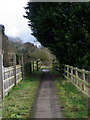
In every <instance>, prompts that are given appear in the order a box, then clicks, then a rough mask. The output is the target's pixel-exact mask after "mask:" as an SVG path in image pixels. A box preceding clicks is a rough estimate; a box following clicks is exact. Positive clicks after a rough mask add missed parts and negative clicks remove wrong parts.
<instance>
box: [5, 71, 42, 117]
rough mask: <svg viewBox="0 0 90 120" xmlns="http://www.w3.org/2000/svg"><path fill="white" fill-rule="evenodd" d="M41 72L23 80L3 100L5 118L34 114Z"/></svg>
mask: <svg viewBox="0 0 90 120" xmlns="http://www.w3.org/2000/svg"><path fill="white" fill-rule="evenodd" d="M40 74H41V72H34V73H33V74H32V75H31V77H30V78H27V79H25V80H22V81H21V82H20V83H19V84H18V85H17V86H15V87H14V88H13V89H12V90H11V91H10V93H9V95H8V96H6V97H5V98H4V100H3V106H4V108H3V118H28V117H30V115H31V114H32V112H31V110H32V106H33V104H34V98H35V94H36V92H37V89H38V86H39V79H40Z"/></svg>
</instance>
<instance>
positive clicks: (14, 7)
mask: <svg viewBox="0 0 90 120" xmlns="http://www.w3.org/2000/svg"><path fill="white" fill-rule="evenodd" d="M28 1H29V0H0V24H3V25H4V26H5V34H6V35H7V36H10V37H13V38H14V37H19V38H21V39H22V40H23V42H31V43H34V44H38V45H39V43H38V42H36V39H35V38H34V37H33V36H32V35H31V30H30V28H29V26H28V25H27V24H28V20H27V19H26V18H24V17H23V15H25V9H24V7H26V6H27V2H28Z"/></svg>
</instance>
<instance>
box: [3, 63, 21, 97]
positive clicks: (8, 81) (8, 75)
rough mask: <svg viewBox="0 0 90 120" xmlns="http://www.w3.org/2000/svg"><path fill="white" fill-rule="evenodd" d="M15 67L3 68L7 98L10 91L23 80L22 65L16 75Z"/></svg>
mask: <svg viewBox="0 0 90 120" xmlns="http://www.w3.org/2000/svg"><path fill="white" fill-rule="evenodd" d="M14 72H15V69H14V67H13V66H11V67H7V68H3V95H4V96H5V95H6V94H7V93H8V91H9V90H10V89H11V88H12V87H13V86H14V85H16V84H17V83H18V82H19V81H21V80H22V70H21V65H17V66H16V74H14Z"/></svg>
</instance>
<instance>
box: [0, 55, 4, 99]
mask: <svg viewBox="0 0 90 120" xmlns="http://www.w3.org/2000/svg"><path fill="white" fill-rule="evenodd" d="M0 95H1V98H2V99H3V97H4V83H3V54H2V53H0Z"/></svg>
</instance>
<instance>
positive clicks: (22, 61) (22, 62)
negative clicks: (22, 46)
mask: <svg viewBox="0 0 90 120" xmlns="http://www.w3.org/2000/svg"><path fill="white" fill-rule="evenodd" d="M21 66H22V79H23V80H24V77H25V76H24V59H23V55H22V56H21Z"/></svg>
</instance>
